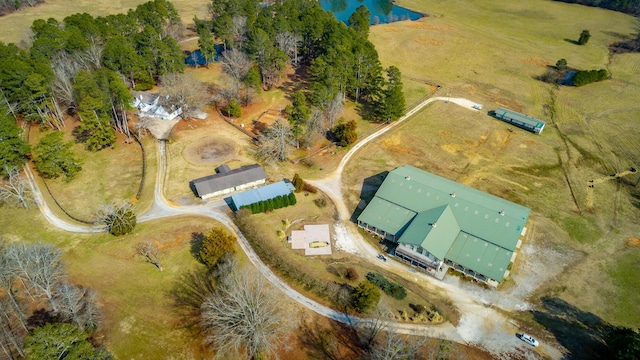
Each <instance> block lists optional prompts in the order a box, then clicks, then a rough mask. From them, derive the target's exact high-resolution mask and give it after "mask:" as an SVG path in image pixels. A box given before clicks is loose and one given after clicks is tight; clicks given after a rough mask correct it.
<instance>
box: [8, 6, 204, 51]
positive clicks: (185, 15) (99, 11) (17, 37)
mask: <svg viewBox="0 0 640 360" xmlns="http://www.w3.org/2000/svg"><path fill="white" fill-rule="evenodd" d="M147 1H148V0H94V1H86V0H82V1H72V0H47V1H46V2H45V3H43V4H40V5H38V6H35V7H31V8H26V9H23V10H20V11H18V12H15V13H12V14H9V15H5V16H2V17H0V28H1V29H2V32H0V41H2V42H5V43H9V42H13V43H20V42H21V41H25V42H26V43H29V41H30V40H29V39H30V36H31V29H30V28H31V24H32V23H33V22H34V21H35V20H38V19H48V18H55V19H57V20H58V21H62V19H64V18H65V17H67V16H69V15H72V14H76V13H88V14H90V15H92V16H107V15H111V14H118V13H126V12H127V11H128V10H129V9H133V8H135V7H136V6H138V5H140V4H143V3H146V2H147ZM171 2H172V3H173V5H174V6H175V7H176V10H178V13H179V14H180V18H181V19H182V21H183V22H184V23H193V17H194V16H198V18H200V19H204V18H206V17H207V4H208V3H209V1H207V0H192V1H190V0H173V1H171Z"/></svg>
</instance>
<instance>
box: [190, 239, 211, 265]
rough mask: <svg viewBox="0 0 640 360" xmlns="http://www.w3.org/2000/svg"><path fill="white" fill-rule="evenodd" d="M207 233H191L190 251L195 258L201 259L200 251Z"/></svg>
mask: <svg viewBox="0 0 640 360" xmlns="http://www.w3.org/2000/svg"><path fill="white" fill-rule="evenodd" d="M206 237H207V236H206V235H205V234H203V233H201V232H193V233H191V241H190V244H191V246H190V248H189V252H191V256H193V258H194V259H196V260H198V261H200V251H201V250H202V242H203V241H204V239H206Z"/></svg>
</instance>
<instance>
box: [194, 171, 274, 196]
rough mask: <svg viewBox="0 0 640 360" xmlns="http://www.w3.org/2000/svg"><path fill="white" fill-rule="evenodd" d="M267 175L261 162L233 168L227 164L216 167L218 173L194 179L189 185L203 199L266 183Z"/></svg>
mask: <svg viewBox="0 0 640 360" xmlns="http://www.w3.org/2000/svg"><path fill="white" fill-rule="evenodd" d="M266 181H267V175H266V174H265V172H264V169H263V168H262V166H260V165H259V164H253V165H248V166H243V167H240V168H237V169H234V170H231V169H230V168H229V166H227V165H221V166H219V167H218V168H216V174H213V175H209V176H205V177H202V178H199V179H195V180H192V181H191V182H190V183H189V185H190V187H191V189H192V190H193V191H194V192H195V193H196V194H197V196H198V197H200V198H201V199H203V200H204V199H208V198H212V197H215V196H221V195H227V194H230V193H232V192H234V191H239V190H245V189H248V188H251V187H254V186H257V185H261V184H264V183H265V182H266Z"/></svg>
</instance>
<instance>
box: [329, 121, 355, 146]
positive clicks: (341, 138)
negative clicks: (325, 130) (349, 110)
mask: <svg viewBox="0 0 640 360" xmlns="http://www.w3.org/2000/svg"><path fill="white" fill-rule="evenodd" d="M357 126H358V124H357V123H356V121H355V120H350V121H348V122H347V123H340V124H338V125H336V126H335V127H334V128H333V136H335V138H336V141H338V143H340V146H349V145H351V144H353V143H355V142H356V141H357V140H358V134H357V133H356V128H357Z"/></svg>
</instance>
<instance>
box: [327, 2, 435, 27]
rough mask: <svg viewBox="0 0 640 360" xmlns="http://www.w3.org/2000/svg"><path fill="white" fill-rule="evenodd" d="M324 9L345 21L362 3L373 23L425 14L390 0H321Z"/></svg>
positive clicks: (388, 21)
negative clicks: (369, 13) (394, 3)
mask: <svg viewBox="0 0 640 360" xmlns="http://www.w3.org/2000/svg"><path fill="white" fill-rule="evenodd" d="M320 5H321V6H322V8H323V9H325V10H329V11H331V12H332V13H333V14H334V15H335V17H336V18H337V19H338V20H339V21H342V22H344V23H346V22H347V21H348V20H349V17H350V16H351V14H353V13H354V12H355V11H356V9H357V8H358V7H359V6H360V5H364V6H366V7H367V9H369V11H370V12H371V21H370V23H371V25H376V24H387V23H391V22H394V21H401V20H418V19H420V18H421V17H423V16H424V15H423V14H420V13H417V12H415V11H411V10H409V9H406V8H403V7H400V6H396V5H393V2H391V1H390V0H320Z"/></svg>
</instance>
